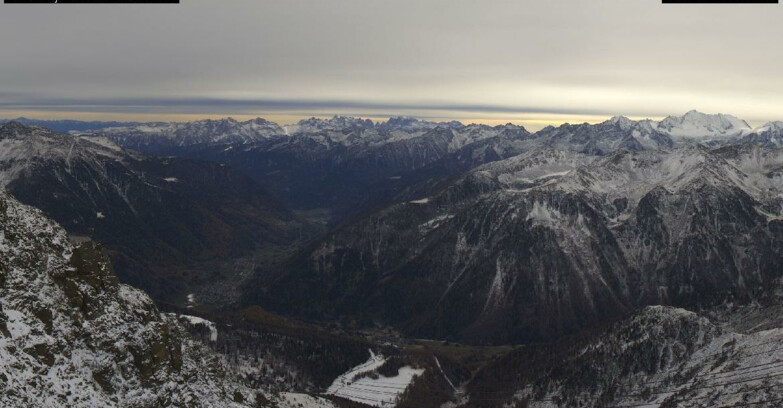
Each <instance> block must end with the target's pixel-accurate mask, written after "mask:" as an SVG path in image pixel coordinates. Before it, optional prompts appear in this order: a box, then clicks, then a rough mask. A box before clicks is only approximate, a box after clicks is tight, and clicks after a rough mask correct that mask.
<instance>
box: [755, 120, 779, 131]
mask: <svg viewBox="0 0 783 408" xmlns="http://www.w3.org/2000/svg"><path fill="white" fill-rule="evenodd" d="M781 130H783V122H781V121H775V122H767V123H765V124H764V125H763V126H761V127H758V128H756V129H753V133H765V132H779V131H781Z"/></svg>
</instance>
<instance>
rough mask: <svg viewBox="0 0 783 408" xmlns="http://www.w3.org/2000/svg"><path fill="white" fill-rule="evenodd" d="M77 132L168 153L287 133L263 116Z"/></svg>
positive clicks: (143, 149) (140, 149) (247, 141)
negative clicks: (248, 118) (246, 119)
mask: <svg viewBox="0 0 783 408" xmlns="http://www.w3.org/2000/svg"><path fill="white" fill-rule="evenodd" d="M73 133H74V134H76V135H79V136H105V137H107V138H109V139H111V140H112V141H113V142H115V143H117V144H119V145H121V146H123V147H126V148H129V149H134V150H138V151H141V152H146V153H155V154H167V153H170V152H176V150H177V149H180V148H185V147H190V146H205V145H206V146H208V145H214V144H245V143H253V142H257V141H261V140H264V139H267V138H270V137H274V136H278V135H283V134H285V130H284V129H283V128H282V127H280V126H279V125H278V124H276V123H274V122H269V121H267V120H265V119H261V118H257V119H252V120H248V121H245V122H239V121H237V120H234V119H232V118H226V119H219V120H211V119H207V120H200V121H196V122H185V123H147V124H139V125H133V126H118V127H109V128H104V129H101V130H97V131H86V132H73Z"/></svg>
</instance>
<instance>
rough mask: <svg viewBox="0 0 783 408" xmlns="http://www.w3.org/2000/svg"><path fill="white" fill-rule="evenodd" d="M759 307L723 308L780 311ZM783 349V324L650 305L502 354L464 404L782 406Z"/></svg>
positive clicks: (743, 313)
mask: <svg viewBox="0 0 783 408" xmlns="http://www.w3.org/2000/svg"><path fill="white" fill-rule="evenodd" d="M746 309H749V308H746ZM756 309H757V310H742V309H739V310H731V308H729V309H721V310H716V311H715V312H716V313H721V314H723V315H724V316H740V315H741V316H744V317H745V318H748V317H756V318H758V317H760V316H762V315H763V314H764V313H767V312H772V310H770V309H766V311H765V309H764V308H756ZM773 309H774V308H773ZM781 350H783V330H781V329H780V328H779V326H777V327H776V328H773V329H769V330H763V331H762V330H752V331H750V332H746V331H742V330H739V329H738V328H737V327H736V326H734V325H733V324H730V323H728V324H727V323H726V322H725V320H721V319H712V318H710V319H708V318H707V317H705V316H703V315H697V314H696V313H693V312H689V311H686V310H683V309H675V308H669V307H660V306H654V307H648V308H645V309H643V310H640V311H638V312H635V313H634V314H633V315H631V316H628V317H627V318H624V319H622V320H620V321H617V322H614V323H612V324H606V325H603V326H602V327H598V328H595V329H593V330H590V331H586V332H583V333H580V334H579V335H576V336H572V337H570V338H567V339H564V340H563V341H560V342H558V343H555V344H550V345H546V346H534V347H529V348H522V349H518V350H516V351H514V352H512V353H510V354H508V355H507V356H504V357H502V358H500V359H498V360H497V361H496V362H493V363H492V364H490V365H489V366H487V367H485V368H484V369H483V370H482V371H481V372H479V373H478V374H477V375H476V377H475V378H474V380H473V381H472V382H471V383H470V384H469V385H468V387H467V388H468V394H469V401H468V402H466V403H465V404H464V405H462V406H464V407H466V408H467V407H501V406H508V405H507V404H517V405H521V406H529V407H573V406H581V407H629V406H631V407H637V406H638V407H642V406H650V407H678V406H692V407H736V406H768V407H773V406H778V405H779V404H780V401H781V398H783V395H781V392H780V391H779V390H780V384H781V381H783V378H781V376H780V371H779V370H780V366H781V363H780V356H781ZM510 372H513V373H515V375H508V374H509V373H510Z"/></svg>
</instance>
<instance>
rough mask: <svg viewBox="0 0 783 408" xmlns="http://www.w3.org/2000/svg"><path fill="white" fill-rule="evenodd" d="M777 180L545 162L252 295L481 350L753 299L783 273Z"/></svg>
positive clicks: (652, 160)
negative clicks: (627, 318) (664, 311)
mask: <svg viewBox="0 0 783 408" xmlns="http://www.w3.org/2000/svg"><path fill="white" fill-rule="evenodd" d="M781 174H783V152H782V151H781V150H776V149H765V148H762V147H758V146H749V145H737V146H727V147H722V148H719V149H715V150H712V149H710V148H708V147H705V146H702V145H687V146H683V147H680V148H674V149H671V150H639V151H632V150H617V151H615V152H612V153H610V154H607V155H605V156H596V155H593V154H587V153H584V152H580V151H577V152H574V151H568V150H562V149H553V148H551V147H550V148H539V149H537V150H534V151H531V152H528V153H525V154H523V155H520V156H516V157H512V158H509V159H506V160H503V161H498V162H495V163H490V164H486V165H484V166H480V167H478V168H476V169H475V170H472V171H470V172H468V173H467V174H465V175H464V176H462V177H461V178H459V179H458V180H456V181H454V182H452V183H451V184H450V185H448V186H446V187H444V188H441V189H439V190H437V192H435V193H434V194H432V195H429V196H425V197H418V198H417V199H415V200H411V201H410V202H404V203H399V204H395V205H391V206H389V207H387V208H386V209H384V210H382V211H379V212H376V213H373V214H371V215H369V216H366V217H362V218H360V219H358V220H356V221H355V222H353V223H351V224H349V225H346V226H343V227H342V228H340V229H339V230H336V231H334V232H333V233H332V234H331V235H329V236H328V237H326V238H324V239H323V240H322V241H320V243H318V244H317V245H314V246H313V247H311V248H309V249H308V250H307V251H305V252H303V253H302V254H300V255H299V257H298V258H296V259H295V260H294V261H292V262H291V263H289V264H287V265H286V268H285V269H284V270H283V269H281V270H279V271H267V272H269V273H267V274H266V275H264V276H265V279H266V281H265V282H263V283H262V282H257V284H258V285H260V286H268V287H269V288H270V289H268V290H267V291H266V292H260V293H262V295H260V296H259V295H258V293H259V292H255V294H254V295H255V296H256V299H258V300H259V301H261V302H262V304H266V305H269V306H270V307H273V308H276V309H277V310H281V311H287V312H291V313H301V314H302V315H305V316H317V315H321V316H327V317H335V316H341V315H357V314H358V315H362V316H371V317H372V318H375V319H378V320H380V321H383V322H386V323H390V324H394V325H396V326H397V327H399V328H401V329H403V330H405V331H406V332H407V333H408V334H410V335H412V336H417V337H419V336H421V337H430V338H447V339H458V340H463V341H471V342H477V343H484V342H490V343H505V342H538V341H545V340H552V339H555V338H557V337H559V336H562V335H564V334H568V333H573V332H574V331H576V330H579V329H583V328H585V327H587V326H589V325H592V324H595V323H598V322H601V321H604V320H606V319H609V318H615V317H618V316H621V315H623V314H624V313H627V312H629V311H631V310H634V309H635V308H638V307H641V306H645V305H649V304H671V305H680V306H687V305H692V304H695V303H710V302H720V301H722V300H724V299H748V298H749V297H752V296H753V294H754V293H757V291H763V290H765V288H767V287H770V285H771V286H774V285H775V283H774V282H776V279H778V278H780V277H781V271H783V252H781V251H780V248H781V244H783V229H781V225H783V224H781V223H783V198H781V197H783V178H781ZM270 276H275V279H269V277H270ZM289 282H297V284H296V285H289ZM295 299H307V302H297V301H296V300H295ZM389 304H395V305H399V307H395V308H388V305H389Z"/></svg>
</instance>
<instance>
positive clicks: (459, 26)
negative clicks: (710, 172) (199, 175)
mask: <svg viewBox="0 0 783 408" xmlns="http://www.w3.org/2000/svg"><path fill="white" fill-rule="evenodd" d="M782 22H783V5H662V4H660V0H589V1H588V0H513V1H498V0H220V1H219V0H181V4H179V5H68V4H60V5H14V4H0V50H1V51H2V57H1V58H0V117H11V116H19V115H20V114H24V115H27V116H35V117H50V118H55V117H56V118H61V117H73V118H82V119H141V120H146V119H156V120H157V119H164V120H165V119H174V120H184V119H187V118H196V117H206V116H209V117H216V116H227V115H231V116H234V117H239V118H243V117H248V116H253V117H255V116H263V117H267V118H269V119H272V120H277V121H281V122H290V121H293V120H298V119H299V118H301V117H309V116H331V115H333V114H350V115H357V116H367V117H373V118H379V117H387V116H390V115H400V114H403V115H414V116H419V117H431V118H439V119H446V118H454V119H459V120H463V121H466V122H471V121H481V122H486V123H498V122H508V121H511V122H516V123H523V124H526V125H527V126H529V127H531V128H536V127H540V126H541V125H543V124H547V123H561V122H565V121H570V122H581V121H595V120H599V119H602V118H605V117H609V116H613V115H616V114H623V115H627V116H631V117H654V118H655V117H662V116H666V115H669V114H682V113H684V112H686V111H688V110H690V109H699V110H702V111H706V112H710V113H715V112H723V113H732V114H735V115H737V116H740V117H743V118H745V119H747V120H749V121H751V122H752V123H753V124H761V122H765V121H767V120H773V119H775V120H783V75H782V74H781V68H783V51H781V46H780V41H781V39H783V23H782Z"/></svg>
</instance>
